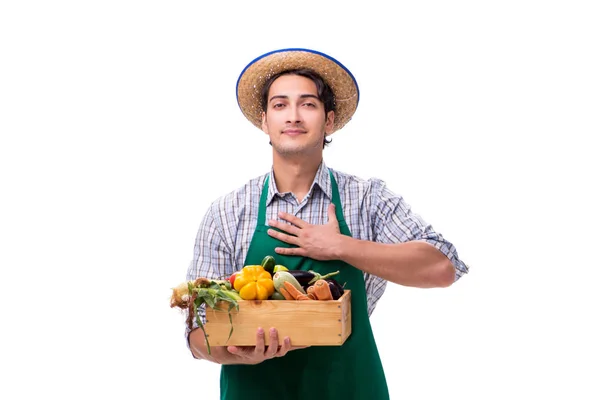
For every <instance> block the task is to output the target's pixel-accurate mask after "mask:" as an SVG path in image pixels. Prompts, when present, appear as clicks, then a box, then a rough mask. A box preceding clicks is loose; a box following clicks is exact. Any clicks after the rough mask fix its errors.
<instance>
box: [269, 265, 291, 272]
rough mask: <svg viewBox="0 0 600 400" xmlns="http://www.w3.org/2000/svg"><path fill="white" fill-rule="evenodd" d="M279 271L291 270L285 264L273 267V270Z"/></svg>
mask: <svg viewBox="0 0 600 400" xmlns="http://www.w3.org/2000/svg"><path fill="white" fill-rule="evenodd" d="M279 271H289V270H288V269H287V268H286V267H285V266H283V265H276V266H275V267H273V272H279Z"/></svg>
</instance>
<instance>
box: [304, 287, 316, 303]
mask: <svg viewBox="0 0 600 400" xmlns="http://www.w3.org/2000/svg"><path fill="white" fill-rule="evenodd" d="M306 295H307V296H308V297H309V298H311V299H312V300H318V299H317V295H316V294H315V285H311V286H309V287H308V289H306Z"/></svg>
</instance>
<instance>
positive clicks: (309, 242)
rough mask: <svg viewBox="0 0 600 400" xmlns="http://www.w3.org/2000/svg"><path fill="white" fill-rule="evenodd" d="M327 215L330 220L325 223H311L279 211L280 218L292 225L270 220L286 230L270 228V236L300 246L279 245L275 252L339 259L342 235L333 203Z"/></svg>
mask: <svg viewBox="0 0 600 400" xmlns="http://www.w3.org/2000/svg"><path fill="white" fill-rule="evenodd" d="M327 215H328V217H329V220H328V222H327V223H326V224H325V225H311V224H309V223H308V222H306V221H304V220H302V219H300V218H297V217H295V216H293V215H291V214H287V213H283V212H282V213H279V218H281V219H283V220H285V221H288V222H290V223H291V224H292V225H289V224H286V223H283V222H279V221H273V220H269V226H272V227H274V228H277V229H280V230H282V231H284V232H286V233H282V232H278V231H276V230H274V229H269V230H268V231H267V232H268V234H269V235H270V236H272V237H274V238H276V239H279V240H281V241H282V242H286V243H289V244H293V245H296V246H298V247H295V248H284V247H277V248H275V252H276V253H278V254H285V255H289V256H303V257H309V258H312V259H314V260H319V261H326V260H335V259H338V258H339V256H338V254H337V251H338V250H339V246H340V238H341V236H342V235H341V233H340V227H339V224H338V220H337V218H336V216H335V206H334V205H333V203H332V204H330V205H329V208H328V209H327Z"/></svg>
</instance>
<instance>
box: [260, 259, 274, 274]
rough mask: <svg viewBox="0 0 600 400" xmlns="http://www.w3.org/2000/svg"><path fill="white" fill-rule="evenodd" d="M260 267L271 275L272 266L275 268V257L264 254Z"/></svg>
mask: <svg viewBox="0 0 600 400" xmlns="http://www.w3.org/2000/svg"><path fill="white" fill-rule="evenodd" d="M260 265H261V267H263V269H264V270H265V271H267V272H269V273H270V274H271V275H272V274H273V268H275V258H274V257H273V256H266V257H265V258H263V260H262V262H261V263H260Z"/></svg>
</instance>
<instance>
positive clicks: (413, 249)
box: [337, 235, 455, 288]
mask: <svg viewBox="0 0 600 400" xmlns="http://www.w3.org/2000/svg"><path fill="white" fill-rule="evenodd" d="M337 247H338V254H337V258H338V259H340V260H342V261H344V262H346V263H348V264H350V265H352V266H354V267H356V268H358V269H360V270H362V271H364V272H367V273H369V274H372V275H376V276H379V277H380V278H383V279H385V280H388V281H390V282H394V283H397V284H399V285H404V286H413V287H420V288H433V287H446V286H450V285H451V284H452V283H453V282H454V277H455V269H454V266H453V265H452V262H451V261H450V260H449V259H448V257H446V256H445V255H444V254H443V253H442V252H441V251H439V250H438V249H436V248H435V247H434V246H432V245H431V244H429V243H427V242H423V241H411V242H405V243H395V244H384V243H376V242H371V241H367V240H359V239H354V238H352V237H349V236H344V235H342V237H341V238H340V242H339V246H337Z"/></svg>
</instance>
